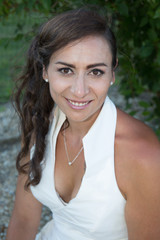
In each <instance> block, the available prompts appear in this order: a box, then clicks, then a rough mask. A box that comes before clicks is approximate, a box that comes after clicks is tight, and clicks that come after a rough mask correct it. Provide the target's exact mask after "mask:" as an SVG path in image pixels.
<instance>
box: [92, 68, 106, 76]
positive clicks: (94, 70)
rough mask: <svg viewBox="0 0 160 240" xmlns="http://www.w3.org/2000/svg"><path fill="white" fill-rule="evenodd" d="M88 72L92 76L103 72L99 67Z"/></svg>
mask: <svg viewBox="0 0 160 240" xmlns="http://www.w3.org/2000/svg"><path fill="white" fill-rule="evenodd" d="M90 74H92V75H94V76H100V75H103V74H104V72H103V71H102V70H100V69H93V70H92V71H91V72H90Z"/></svg>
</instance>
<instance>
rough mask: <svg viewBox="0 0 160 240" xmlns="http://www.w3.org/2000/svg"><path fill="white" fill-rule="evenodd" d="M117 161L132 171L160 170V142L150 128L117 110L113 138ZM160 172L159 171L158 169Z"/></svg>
mask: <svg viewBox="0 0 160 240" xmlns="http://www.w3.org/2000/svg"><path fill="white" fill-rule="evenodd" d="M115 150H116V155H117V160H118V161H119V162H120V163H121V164H122V166H124V167H126V168H127V170H128V172H129V176H130V177H131V175H130V174H131V173H130V169H131V168H132V171H133V170H134V169H135V171H141V170H144V168H145V169H146V168H150V171H151V170H152V169H153V170H155V169H154V168H157V167H158V168H160V142H159V140H158V138H157V136H156V135H155V133H154V132H153V131H152V129H151V128H150V127H148V126H147V125H145V124H144V123H143V122H141V121H139V120H137V119H135V118H133V117H131V116H129V115H128V114H126V113H124V112H123V111H121V110H119V109H118V110H117V127H116V136H115ZM159 171H160V169H159Z"/></svg>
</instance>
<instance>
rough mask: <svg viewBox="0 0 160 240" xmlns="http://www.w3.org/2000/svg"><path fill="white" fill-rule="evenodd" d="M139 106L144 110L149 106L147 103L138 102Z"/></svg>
mask: <svg viewBox="0 0 160 240" xmlns="http://www.w3.org/2000/svg"><path fill="white" fill-rule="evenodd" d="M139 105H140V106H141V107H144V108H148V107H150V104H149V103H147V102H144V101H140V102H139Z"/></svg>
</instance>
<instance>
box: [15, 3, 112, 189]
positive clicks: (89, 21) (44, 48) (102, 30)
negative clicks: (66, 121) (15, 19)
mask: <svg viewBox="0 0 160 240" xmlns="http://www.w3.org/2000/svg"><path fill="white" fill-rule="evenodd" d="M90 35H98V36H103V37H104V38H105V39H106V41H107V42H108V44H109V46H110V49H111V53H112V68H114V67H115V66H116V54H117V47H116V40H115V37H114V34H113V32H112V31H111V29H110V28H109V27H108V25H107V23H106V20H105V18H102V17H101V16H100V15H99V14H98V13H97V12H95V11H92V10H89V9H84V8H81V9H78V10H72V11H68V12H65V13H62V14H60V15H57V16H55V17H53V18H52V19H50V20H49V21H48V22H46V23H45V24H43V25H42V27H41V28H40V30H39V32H38V34H37V35H36V36H35V38H34V39H33V41H32V43H31V45H30V48H29V50H28V54H27V63H26V66H25V68H24V71H23V73H22V75H21V76H20V78H19V79H18V80H17V83H19V84H18V88H17V91H16V93H15V95H14V101H15V106H16V109H17V111H18V113H19V116H20V122H21V132H22V147H21V150H20V152H19V154H18V156H17V161H16V167H17V170H18V172H19V173H24V174H27V176H28V178H27V181H26V184H25V188H26V189H27V188H28V187H29V186H30V185H33V186H35V185H37V184H38V183H39V182H40V179H41V173H42V169H41V162H42V160H43V156H44V152H45V148H46V144H45V137H46V135H47V133H48V129H49V124H50V121H49V116H50V113H51V111H52V109H53V107H54V101H53V99H52V98H51V95H50V92H49V85H48V83H46V82H45V81H44V79H43V77H42V75H43V68H45V69H47V67H48V65H49V62H50V58H51V56H52V54H53V53H54V52H56V51H57V50H59V49H60V48H62V47H65V46H66V45H67V44H69V43H70V42H73V41H76V40H80V39H82V38H84V37H86V36H90ZM32 141H33V142H34V144H35V151H34V154H33V157H32V159H31V161H28V162H25V161H24V158H25V157H26V156H27V155H28V154H29V152H30V146H31V144H32V143H31V142H32ZM30 176H32V178H30Z"/></svg>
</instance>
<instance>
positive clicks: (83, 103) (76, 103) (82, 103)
mask: <svg viewBox="0 0 160 240" xmlns="http://www.w3.org/2000/svg"><path fill="white" fill-rule="evenodd" d="M68 101H69V102H70V103H71V104H72V105H74V106H78V107H81V106H85V105H87V104H88V103H89V101H87V102H73V101H72V100H70V99H68Z"/></svg>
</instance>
